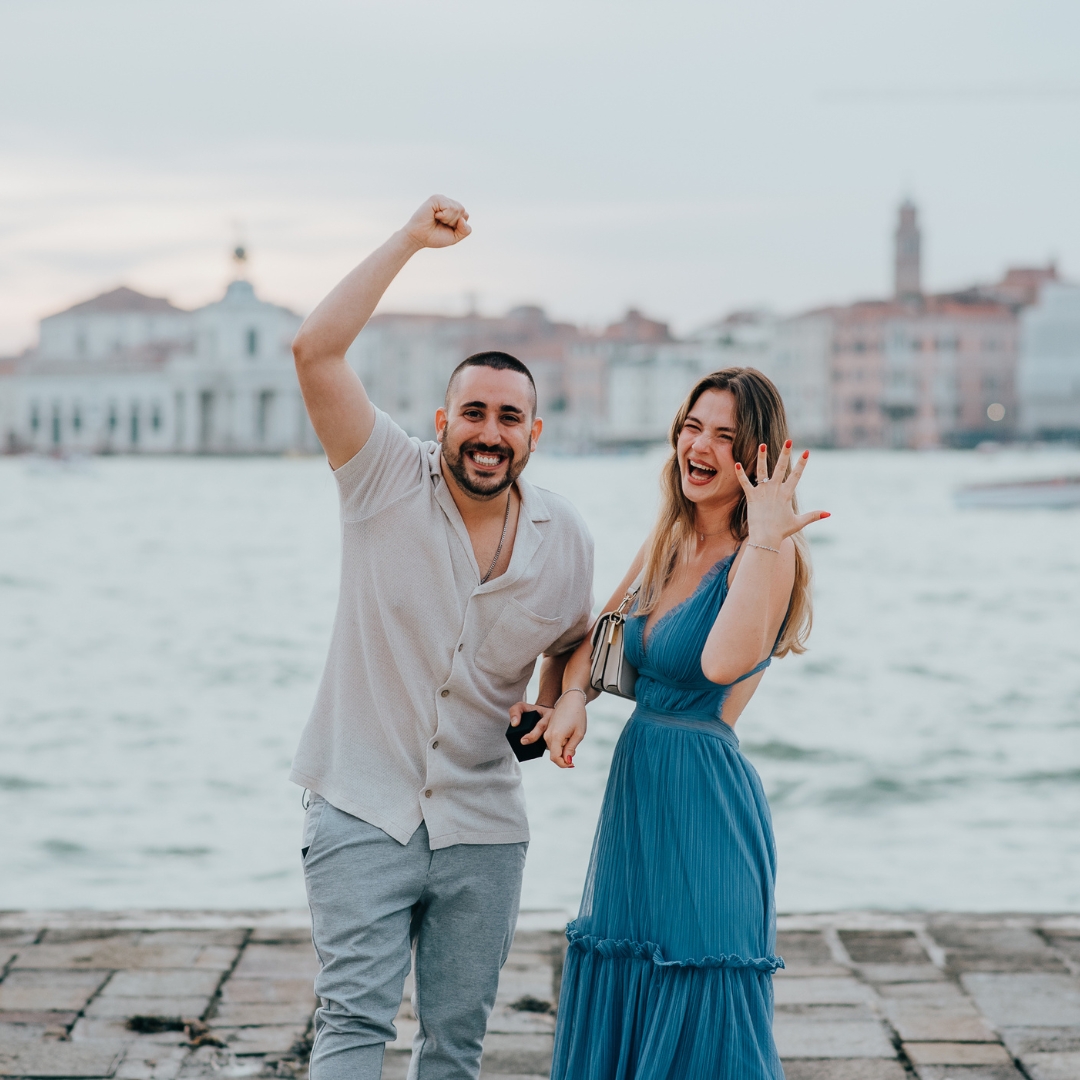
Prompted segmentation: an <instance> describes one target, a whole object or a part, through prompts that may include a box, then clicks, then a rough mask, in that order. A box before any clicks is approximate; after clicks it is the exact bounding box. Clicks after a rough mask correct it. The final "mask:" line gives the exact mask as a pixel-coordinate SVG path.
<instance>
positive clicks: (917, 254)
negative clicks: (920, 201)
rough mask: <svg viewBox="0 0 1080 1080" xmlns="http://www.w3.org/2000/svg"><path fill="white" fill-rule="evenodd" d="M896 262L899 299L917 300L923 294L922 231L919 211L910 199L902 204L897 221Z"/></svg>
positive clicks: (895, 272)
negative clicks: (920, 229)
mask: <svg viewBox="0 0 1080 1080" xmlns="http://www.w3.org/2000/svg"><path fill="white" fill-rule="evenodd" d="M894 236H895V241H896V263H895V267H894V279H893V280H894V292H895V295H896V299H897V300H917V299H918V298H919V297H920V296H922V233H921V232H920V231H919V220H918V211H917V210H916V209H915V204H914V203H913V202H912V201H911V200H910V199H905V200H904V201H903V202H902V203H901V204H900V213H899V215H898V217H897V222H896V233H895V234H894Z"/></svg>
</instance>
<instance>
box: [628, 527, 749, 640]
mask: <svg viewBox="0 0 1080 1080" xmlns="http://www.w3.org/2000/svg"><path fill="white" fill-rule="evenodd" d="M739 547H742V545H741V544H740V545H739ZM738 554H739V548H738V547H737V548H736V549H735V550H734V551H733V552H732V553H731V554H730V555H725V556H724V557H723V558H722V559H720V560H719V561H718V562H715V563H713V564H712V566H710V567H709V569H708V570H706V571H705V573H704V574H702V575H701V580H700V581H699V582H698V583H697V584H696V585H695V586H694V591H693V592H692V593H691V594H690V595H689V596H687V597H684V598H683V599H682V600H680V601H679V602H678V603H677V604H676V605H675V606H674V607H670V608H668V609H667V611H665V612H664V614H663V615H661V616H660V617H659V618H658V619H657V620H656V622H654V623H653V624H652V629H651V630H648V637H646V625H645V624H646V623H647V622H648V621H649V620H648V617H647V616H646V617H645V618H643V619H642V620H641V654H642V656H645V655H646V654H647V653H648V651H649V642H650V641H652V639H653V636H654V635H655V634H656V630H657V628H658V627H659V626H660V624H661V623H662V622H663V621H664V620H665V619H666V618H667V617H668V616H669V615H674V614H675V612H676V611H678V610H679V608H681V607H685V606H686V605H687V604H689V603H690V601H691V600H693V599H694V597H695V596H697V594H698V593H699V592H701V590H702V589H703V588H704V587H705V584H706V582H708V581H710V580H711V579H712V578H714V577H716V576H717V572H718V571H719V569H720V567H722V566H723V565H724V563H727V564H728V568H729V569H730V566H731V564H732V563H733V562H734V561H735V556H736V555H738ZM639 618H640V616H639Z"/></svg>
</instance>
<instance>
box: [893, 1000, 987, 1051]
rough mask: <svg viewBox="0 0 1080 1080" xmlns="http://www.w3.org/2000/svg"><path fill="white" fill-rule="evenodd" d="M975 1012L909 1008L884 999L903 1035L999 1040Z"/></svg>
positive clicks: (950, 1040)
mask: <svg viewBox="0 0 1080 1080" xmlns="http://www.w3.org/2000/svg"><path fill="white" fill-rule="evenodd" d="M972 1012H973V1013H974V1015H973V1016H958V1015H956V1014H955V1013H952V1012H949V1011H947V1010H936V1011H935V1010H929V1009H921V1008H907V1007H905V1003H902V1002H896V1001H889V1002H886V1003H885V1015H886V1016H887V1017H888V1018H889V1023H890V1024H892V1026H893V1027H894V1028H895V1029H896V1033H897V1034H898V1035H899V1036H900V1038H901V1039H910V1040H912V1041H920V1040H924V1041H925V1040H941V1041H945V1042H973V1043H977V1042H984V1043H992V1042H996V1041H997V1036H996V1035H995V1034H994V1031H993V1029H992V1028H991V1027H990V1026H989V1025H988V1024H987V1023H986V1021H985V1020H983V1018H982V1017H981V1016H979V1015H978V1013H976V1012H975V1010H972Z"/></svg>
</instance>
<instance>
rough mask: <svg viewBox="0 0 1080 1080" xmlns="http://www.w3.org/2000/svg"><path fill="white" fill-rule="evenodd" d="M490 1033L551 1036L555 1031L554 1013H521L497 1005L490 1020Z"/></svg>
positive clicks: (488, 1027)
mask: <svg viewBox="0 0 1080 1080" xmlns="http://www.w3.org/2000/svg"><path fill="white" fill-rule="evenodd" d="M487 1029H488V1031H493V1032H499V1033H500V1034H502V1035H514V1034H522V1033H528V1034H536V1035H550V1034H551V1033H552V1032H553V1031H554V1030H555V1015H554V1013H535V1012H519V1011H518V1010H517V1009H506V1008H501V1007H500V1006H498V1005H496V1006H495V1008H494V1009H493V1010H492V1012H491V1016H490V1017H489V1018H488V1026H487Z"/></svg>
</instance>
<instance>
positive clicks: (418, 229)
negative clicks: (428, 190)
mask: <svg viewBox="0 0 1080 1080" xmlns="http://www.w3.org/2000/svg"><path fill="white" fill-rule="evenodd" d="M403 231H404V233H405V235H406V236H408V238H409V239H410V240H411V241H412V242H413V243H414V244H415V245H416V246H417V247H418V248H425V247H429V248H441V247H450V245H451V244H456V243H457V242H458V241H459V240H464V239H465V237H466V236H468V235H469V233H471V232H472V226H471V225H469V213H468V211H467V210H466V209H465V207H464V206H462V205H461V203H459V202H454V200H453V199H448V198H446V196H445V195H432V196H431V198H430V199H428V201H427V202H426V203H424V205H423V206H421V207H420V209H419V210H417V211H416V213H415V214H413V216H412V217H411V218H409V221H408V223H407V224H406V226H405V228H404V230H403Z"/></svg>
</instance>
